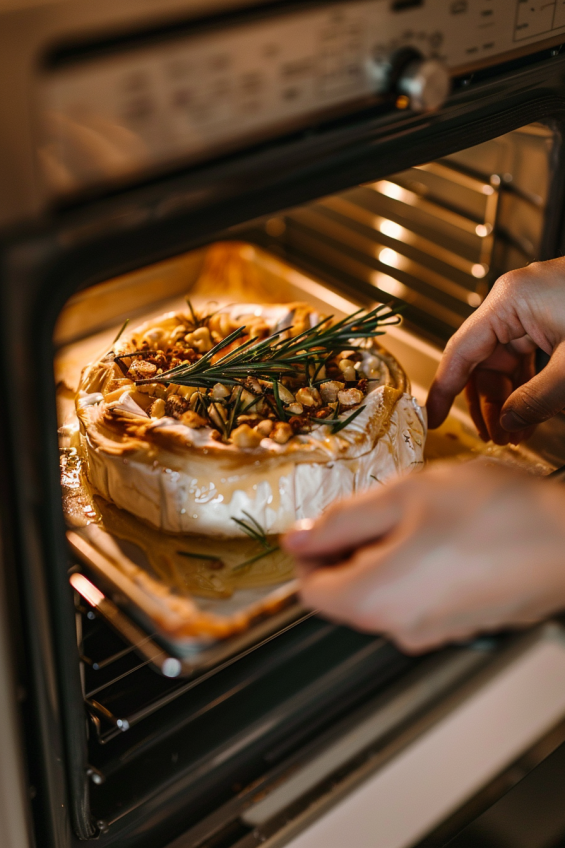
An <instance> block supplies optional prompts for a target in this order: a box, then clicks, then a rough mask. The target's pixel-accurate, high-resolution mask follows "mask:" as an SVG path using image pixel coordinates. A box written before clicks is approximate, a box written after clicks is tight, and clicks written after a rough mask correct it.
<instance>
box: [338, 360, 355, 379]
mask: <svg viewBox="0 0 565 848" xmlns="http://www.w3.org/2000/svg"><path fill="white" fill-rule="evenodd" d="M339 370H340V371H341V373H342V374H343V377H344V379H345V380H347V382H351V381H352V380H357V371H356V370H355V363H354V362H352V360H351V359H342V360H340V363H339Z"/></svg>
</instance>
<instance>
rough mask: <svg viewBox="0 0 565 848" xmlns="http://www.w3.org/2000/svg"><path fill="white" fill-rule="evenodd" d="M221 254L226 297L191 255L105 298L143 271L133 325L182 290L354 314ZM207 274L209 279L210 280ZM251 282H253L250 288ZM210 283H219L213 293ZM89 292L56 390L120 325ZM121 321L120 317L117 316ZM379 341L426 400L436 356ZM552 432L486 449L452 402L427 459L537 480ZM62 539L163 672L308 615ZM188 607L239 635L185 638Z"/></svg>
mask: <svg viewBox="0 0 565 848" xmlns="http://www.w3.org/2000/svg"><path fill="white" fill-rule="evenodd" d="M224 250H225V255H226V257H228V258H227V259H226V261H228V262H231V266H230V274H229V276H230V278H231V279H232V280H234V279H235V280H236V284H235V291H234V292H233V293H232V292H231V291H226V290H225V289H226V287H225V286H224V287H223V290H222V288H220V286H221V284H222V279H221V273H220V272H219V271H218V268H215V269H213V271H212V272H210V269H209V268H208V269H206V266H205V264H204V266H203V259H204V254H203V253H202V256H201V258H200V259H199V257H198V256H195V254H191V255H190V261H188V262H186V263H185V265H184V266H183V269H184V273H183V274H182V275H181V279H182V289H181V288H180V284H179V261H181V260H179V259H178V258H177V259H176V260H171V262H170V263H160V265H159V273H158V275H156V277H155V272H154V271H153V272H152V271H151V270H149V271H148V269H144V271H143V272H137V273H133V274H130V275H128V276H127V277H124V278H120V280H119V281H111V282H110V283H108V284H103V285H105V286H108V287H109V293H110V294H111V292H112V290H116V288H117V289H118V290H119V292H120V296H121V297H122V299H123V301H124V303H127V301H128V293H129V292H131V291H132V290H133V291H135V289H136V285H137V284H138V282H139V279H140V275H143V279H142V280H141V281H142V282H143V281H145V283H144V285H145V287H146V288H147V278H148V277H149V281H150V282H151V280H152V279H155V278H157V279H158V280H159V296H160V301H159V303H158V304H155V305H154V306H153V308H151V307H149V306H148V307H147V308H146V310H145V312H144V313H142V314H139V313H138V314H137V315H136V316H135V317H136V322H137V320H138V319H139V321H142V320H146V319H147V318H148V317H150V315H152V314H159V313H161V312H163V311H166V310H169V309H177V308H179V307H182V306H183V305H184V300H183V299H181V298H180V297H178V295H179V294H180V293H181V291H182V292H183V293H186V292H189V293H190V297H191V299H192V300H193V302H194V303H196V304H198V303H199V302H202V301H204V300H207V301H210V300H214V299H215V300H217V301H218V302H221V303H228V302H234V300H247V301H249V302H258V301H263V300H265V299H270V300H271V301H278V302H285V301H286V302H290V301H295V300H303V301H304V300H305V301H308V302H309V303H311V304H312V305H313V306H315V307H317V308H318V309H319V310H320V311H322V312H324V313H326V314H328V313H331V314H334V315H336V317H341V316H343V315H345V314H348V313H350V312H353V311H354V310H355V309H358V308H359V305H360V303H359V301H358V300H357V299H356V297H355V295H354V293H352V294H351V296H350V297H345V296H344V295H343V294H338V293H337V292H335V291H333V290H332V289H331V288H329V287H328V286H327V285H326V284H324V283H322V282H320V281H318V280H315V279H313V278H312V277H311V276H307V275H306V274H304V273H302V272H301V271H299V270H298V269H297V268H293V267H292V266H290V265H288V264H287V263H285V262H283V261H281V260H280V259H278V258H277V257H275V256H273V255H271V254H269V253H267V252H265V251H263V250H261V249H259V248H257V247H255V246H253V245H251V244H244V243H235V242H234V243H231V244H230V243H227V244H225V245H224ZM230 257H231V258H230ZM220 271H221V268H220ZM152 273H153V275H154V276H153V277H152V276H151V274H152ZM214 275H216V279H213V277H214ZM249 281H251V283H249V284H248V282H249ZM214 282H216V284H217V285H216V289H215V290H214ZM112 287H114V289H112ZM203 291H204V292H205V293H206V296H205V297H204V296H203V294H202V292H203ZM164 292H165V293H167V292H169V293H170V295H171V297H170V299H169V300H168V301H167V300H165V301H164V300H163V293H164ZM103 294H104V292H103ZM96 296H97V294H96V290H93V292H92V297H91V298H90V297H89V296H88V293H86V295H85V293H81V295H80V302H78V303H77V302H72V303H71V304H70V307H69V315H70V321H69V326H70V325H72V328H75V329H74V330H73V329H71V330H69V331H68V332H66V327H65V320H64V315H63V318H62V320H61V321H60V322H59V328H58V336H59V338H60V339H62V340H63V341H64V340H65V339H68V338H71V339H72V340H71V341H70V343H68V344H66V345H63V346H61V347H60V349H59V353H58V355H57V358H56V364H55V371H56V377H57V380H58V383H59V385H61V381H63V383H64V382H65V381H66V383H67V384H68V382H69V380H72V379H73V377H72V372H73V371H74V375H75V377H76V376H78V371H77V369H78V367H79V365H80V363H83V364H84V363H86V362H87V361H89V359H90V358H91V357H92V356H93V355H94V354H95V353H96V352H98V351H99V350H100V349H102V348H103V347H104V345H106V344H107V343H108V342H111V340H112V338H113V336H115V333H116V329H117V328H118V326H117V322H116V315H115V310H114V313H113V322H112V324H111V326H108V324H106V327H105V329H102V330H101V331H99V332H95V331H96V330H97V329H98V328H97V326H96V321H95V319H93V314H95V307H96ZM101 300H102V303H103V305H104V308H105V309H106V313H107V298H106V299H105V298H104V297H102V298H101ZM362 305H365V306H367V304H362ZM124 308H127V307H124ZM81 310H82V312H81ZM102 312H104V310H102ZM106 313H104V314H105V315H106ZM81 314H82V315H83V316H84V322H85V324H86V326H88V327H89V328H90V329H91V331H93V332H92V333H91V334H90V335H89V336H88V337H85V338H84V339H80V338H78V337H77V334H76V327H79V326H81V320H82V319H81ZM118 317H119V318H120V320H121V319H122V318H123V314H122V315H120V316H118ZM105 320H107V315H106V317H103V318H102V319H101V321H102V323H104V321H105ZM73 332H74V336H73ZM384 344H385V347H387V348H388V349H389V350H390V352H391V353H393V354H394V355H395V356H397V358H398V359H399V361H400V362H401V363H402V365H403V367H404V369H405V370H406V372H407V373H408V376H409V377H410V379H411V381H412V391H413V394H414V395H415V396H416V397H417V398H418V400H420V402H422V403H423V401H424V399H425V394H426V389H427V387H428V386H429V385H430V382H431V380H432V378H433V375H434V373H435V370H436V368H437V364H438V362H439V359H440V356H441V351H440V350H439V349H438V348H435V347H434V346H432V345H431V344H429V343H427V342H425V341H423V340H422V339H420V338H418V337H417V336H415V335H413V334H411V333H409V332H407V331H406V330H404V329H403V328H402V327H391V328H389V331H388V332H387V335H386V337H385V340H384ZM65 369H67V370H66V371H65ZM69 374H71V376H69ZM556 427H557V430H558V431H559V428H561V429H563V423H562V422H557V424H556V425H553V427H547V426H545V429H544V432H543V433H541V432H540V431H539V430H538V433H537V436H536V439H537V444H533V443H532V445H531V446H528V447H525V446H520V447H518V448H515V447H512V446H509V447H507V448H498V447H495V446H487V445H484V444H483V443H482V442H481V441H480V440H479V439H478V437H477V435H476V432H475V429H474V427H473V425H472V423H471V421H470V419H469V417H468V415H467V412H466V409H465V406H464V403H463V402H458V403H457V404H456V405H455V406H454V408H453V410H452V414H451V415H450V417H449V418H448V420H447V421H446V422H445V424H444V425H443V426H442V427H441V428H440V429H439V430H436V431H434V432H432V433H431V434H430V436H429V439H428V443H427V458H428V460H431V461H433V460H436V459H440V458H444V457H452V458H461V459H468V458H469V457H472V456H473V455H474V456H485V455H486V456H490V457H491V458H492V459H495V460H497V461H502V462H505V463H510V464H513V465H517V466H520V467H522V468H524V469H525V470H527V471H528V472H530V473H534V474H539V475H544V474H548V473H550V472H551V471H552V470H553V469H554V468H555V467H556V466H558V465H561V464H563V463H564V462H565V456H563V455H562V448H561V449H560V445H562V444H563V440H562V435H563V434H562V433H561V432H557V433H556V432H555V429H556ZM62 429H63V431H64V428H62ZM68 540H69V544H70V547H71V551H72V553H73V554H74V556H75V558H76V559H77V560H78V561H79V562H80V563H81V566H80V569H79V570H78V572H77V571H74V572H73V574H71V583H72V584H73V586H74V588H75V589H76V590H77V591H78V592H79V593H80V594H81V596H82V597H83V598H84V599H85V600H86V601H87V602H88V603H90V604H91V606H93V607H96V609H97V610H98V612H99V614H101V615H103V616H104V617H105V618H106V619H107V620H108V621H109V622H110V623H111V624H112V626H113V627H114V628H115V629H116V630H118V632H120V634H121V635H122V636H123V638H125V639H126V640H127V641H129V642H130V643H131V644H133V645H135V646H136V650H138V652H139V653H140V654H141V655H142V656H143V657H144V659H145V660H147V661H148V662H150V663H151V664H152V665H153V666H154V667H155V668H156V669H158V670H159V671H160V672H161V673H163V674H165V675H167V676H177V675H194V674H197V673H202V672H203V671H205V670H206V669H209V668H211V667H213V666H217V665H220V664H222V663H225V662H226V661H228V660H229V658H230V657H234V656H237V655H239V654H241V653H242V652H245V651H248V650H250V649H251V648H252V647H253V646H257V645H259V644H261V643H263V642H264V641H265V640H267V639H269V638H272V637H273V636H274V635H275V634H277V633H278V632H281V631H282V630H284V629H286V628H287V627H289V626H292V625H293V623H296V622H298V621H299V620H302V619H303V618H304V617H305V616H306V615H308V613H307V612H306V611H305V610H304V609H303V608H302V606H301V605H300V603H299V601H298V598H297V585H296V582H295V580H287V581H285V582H284V583H282V584H281V585H278V586H272V585H271V586H262V587H259V588H253V589H245V590H241V591H235V592H234V594H233V596H232V597H230V598H206V597H198V596H196V595H191V596H190V598H187V599H183V598H182V596H181V595H179V589H178V585H175V583H174V581H167V580H166V579H163V576H162V575H161V576H159V575H155V574H154V573H152V571H151V568H150V566H149V564H148V561H147V558H146V557H145V556H144V553H143V551H142V550H141V549H140V548H139V547H137V546H135V545H132V544H131V542H124V541H123V540H121V539H119V538H117V537H115V536H113V535H112V534H110V533H107V532H106V531H105V530H103V529H102V528H100V527H99V526H97V525H96V524H86V526H82V527H76V526H75V527H72V528H69V531H68ZM229 544H230V542H229V540H227V541H226V542H225V545H226V546H227V547H229ZM81 574H82V578H83V579H82V581H81ZM183 604H184V606H183ZM190 605H196V606H197V608H198V610H199V611H201V612H202V613H203V614H206V615H210V616H213V617H215V619H216V620H224V621H225V622H226V631H228V630H230V622H231V623H232V624H233V622H234V621H239V622H240V626H239V628H238V632H236V633H234V634H233V635H230V636H228V637H227V638H213V637H211V636H206V635H200V636H196V635H195V636H191V637H187V636H186V634H183V615H185V614H186V610H187V609H189V608H190ZM183 609H184V610H185V612H183Z"/></svg>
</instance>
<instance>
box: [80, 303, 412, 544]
mask: <svg viewBox="0 0 565 848" xmlns="http://www.w3.org/2000/svg"><path fill="white" fill-rule="evenodd" d="M396 320H397V319H396V317H395V316H394V314H393V313H392V312H391V311H390V310H388V308H387V307H379V308H377V309H375V310H373V311H372V312H368V313H366V312H363V311H360V312H358V313H355V314H354V315H353V316H349V317H348V318H345V319H343V320H342V321H338V322H332V320H331V319H324V318H322V317H321V316H319V315H318V314H317V313H316V312H315V310H313V309H312V307H310V306H309V305H307V304H305V303H292V304H284V305H269V306H259V305H257V306H255V305H250V304H238V305H235V306H230V307H227V308H225V309H222V310H221V311H219V312H216V313H214V314H206V313H205V312H202V313H197V312H195V311H194V309H193V308H192V306H191V304H190V303H189V309H188V310H187V312H186V313H181V312H171V313H167V314H165V315H162V316H160V317H159V318H155V319H152V320H150V321H147V322H146V323H144V324H142V325H141V326H139V327H137V328H135V329H134V330H132V331H130V332H128V333H123V334H122V336H121V337H120V338H119V339H118V341H117V342H116V343H115V344H114V345H113V347H112V349H111V350H109V351H107V352H106V353H105V354H104V355H103V356H101V358H100V359H98V360H97V361H95V362H93V363H91V364H90V365H88V366H87V367H86V368H85V369H84V371H83V373H82V376H81V381H80V386H79V391H78V394H77V398H76V406H77V413H78V417H79V421H80V425H81V438H82V439H83V442H84V447H85V455H86V458H87V468H88V476H89V480H90V483H91V484H92V486H93V487H94V488H95V489H96V490H97V491H98V492H99V493H100V494H101V495H102V496H103V497H104V498H106V499H107V500H109V501H112V502H113V503H114V504H116V505H117V506H119V507H122V508H123V509H126V510H128V511H129V512H131V513H133V514H134V515H135V516H136V517H137V518H139V519H142V520H144V521H148V522H150V523H151V524H152V525H154V526H155V527H157V528H160V529H161V530H165V531H168V532H171V533H198V534H205V535H217V536H223V537H236V536H241V535H242V534H243V531H242V530H241V528H240V525H239V524H238V522H237V519H241V518H242V516H247V518H250V519H252V520H254V521H255V522H257V524H258V525H260V527H261V528H263V530H264V531H265V532H266V533H280V532H283V531H284V530H286V529H287V528H288V527H289V526H290V525H291V524H292V522H294V521H295V520H297V519H300V518H310V517H314V516H316V515H318V514H320V513H321V512H323V510H324V509H325V508H326V507H327V506H328V505H329V504H330V503H332V502H333V501H335V500H336V499H338V498H342V497H345V496H347V495H350V494H352V493H353V492H358V491H361V490H363V489H367V488H369V487H370V486H374V485H378V484H379V483H383V482H384V481H386V480H387V479H388V478H390V477H391V476H393V475H396V474H398V473H400V472H405V471H410V470H412V469H414V468H416V467H417V466H419V465H421V464H422V462H423V450H424V442H425V436H426V425H425V420H424V417H423V414H422V410H421V409H420V407H419V406H418V404H417V402H416V400H415V399H414V398H413V397H412V396H411V395H410V389H409V385H408V381H407V378H406V375H405V374H404V372H403V370H402V368H401V367H400V365H399V364H398V362H397V361H396V360H395V359H394V357H393V356H391V355H390V354H389V353H387V352H386V351H385V350H384V349H383V348H382V347H381V346H380V344H379V343H378V341H377V340H376V335H379V334H380V332H381V331H380V328H381V327H382V325H383V324H384V325H386V324H387V323H392V322H396Z"/></svg>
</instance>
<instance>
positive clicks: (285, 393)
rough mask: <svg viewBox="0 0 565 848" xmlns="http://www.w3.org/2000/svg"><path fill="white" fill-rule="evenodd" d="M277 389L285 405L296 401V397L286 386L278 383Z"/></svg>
mask: <svg viewBox="0 0 565 848" xmlns="http://www.w3.org/2000/svg"><path fill="white" fill-rule="evenodd" d="M277 387H278V390H279V397H280V399H281V401H282V402H283V403H292V402H293V400H294V395H293V394H292V392H289V390H288V389H287V387H286V386H283V384H282V383H277Z"/></svg>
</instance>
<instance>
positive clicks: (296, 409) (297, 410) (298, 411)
mask: <svg viewBox="0 0 565 848" xmlns="http://www.w3.org/2000/svg"><path fill="white" fill-rule="evenodd" d="M287 410H288V411H289V412H292V414H293V415H302V413H303V412H304V407H303V406H302V404H301V403H296V402H295V403H289V405H288V406H287Z"/></svg>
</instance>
